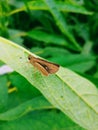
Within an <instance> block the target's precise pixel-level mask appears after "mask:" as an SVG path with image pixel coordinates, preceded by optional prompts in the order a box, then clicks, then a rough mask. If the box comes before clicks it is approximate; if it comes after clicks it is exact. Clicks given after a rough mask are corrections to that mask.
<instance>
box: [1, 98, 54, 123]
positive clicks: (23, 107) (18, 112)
mask: <svg viewBox="0 0 98 130" xmlns="http://www.w3.org/2000/svg"><path fill="white" fill-rule="evenodd" d="M49 108H50V109H51V108H53V106H52V105H51V104H50V103H49V102H48V101H47V100H46V99H45V98H44V97H42V96H39V97H36V98H33V99H31V100H28V101H26V102H25V103H21V104H20V105H18V106H17V107H14V108H12V109H9V110H7V111H6V112H3V113H1V114H0V120H1V121H9V120H14V119H17V118H19V117H21V116H23V115H25V114H26V113H28V112H30V111H34V110H44V109H49Z"/></svg>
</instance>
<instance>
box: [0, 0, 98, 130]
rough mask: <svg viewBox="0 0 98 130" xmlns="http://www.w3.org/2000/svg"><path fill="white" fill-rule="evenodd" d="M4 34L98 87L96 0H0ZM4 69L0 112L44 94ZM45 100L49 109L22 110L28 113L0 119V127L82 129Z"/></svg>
mask: <svg viewBox="0 0 98 130" xmlns="http://www.w3.org/2000/svg"><path fill="white" fill-rule="evenodd" d="M0 36H2V37H4V38H7V39H9V40H11V41H14V42H15V43H16V44H19V45H21V46H23V47H25V48H26V49H28V50H30V51H31V52H33V53H35V54H36V55H39V56H41V57H43V58H45V59H47V60H49V61H52V62H55V63H57V64H59V65H61V66H63V67H67V68H69V69H71V70H73V71H75V72H77V73H79V74H80V75H82V76H84V77H86V78H88V79H89V80H91V81H92V82H93V83H94V84H95V85H96V86H98V85H97V84H98V65H97V61H98V56H97V54H98V1H97V0H90V1H88V0H0ZM3 65H4V63H3V62H2V61H0V66H1V67H2V66H3ZM1 67H0V68H1ZM0 71H1V72H0V91H1V92H0V113H3V112H5V111H8V110H10V109H13V108H16V109H17V106H19V105H21V104H22V103H25V102H27V101H31V99H33V98H34V100H35V102H37V101H38V99H39V100H40V99H41V97H42V95H41V93H40V92H39V91H38V90H36V89H35V88H34V87H32V86H31V85H30V84H29V83H28V81H26V79H24V78H23V77H22V76H20V75H19V74H18V73H16V72H12V73H7V71H6V72H5V74H3V72H2V69H0ZM28 86H29V87H28ZM27 87H28V88H27ZM4 97H5V98H4ZM35 98H37V99H35ZM38 104H40V102H38ZM44 105H45V106H47V109H48V110H46V109H45V108H44V106H43V107H42V108H40V107H39V110H37V109H38V108H36V107H35V111H34V110H33V109H31V110H27V109H26V110H27V111H26V112H25V111H24V110H23V113H27V114H26V116H23V117H21V118H17V120H13V121H10V120H11V119H8V120H6V121H3V120H5V119H3V120H2V119H1V121H0V130H5V129H7V130H19V129H20V130H32V129H33V130H40V129H41V128H43V130H48V129H49V130H50V129H51V130H82V128H81V127H80V126H78V125H77V124H75V123H74V122H72V121H71V120H70V119H69V118H68V117H65V115H64V114H62V113H61V112H60V111H58V110H56V109H54V108H52V107H51V110H50V108H48V107H49V106H51V105H50V104H48V105H49V106H48V105H46V104H44ZM35 106H37V103H35ZM38 106H39V105H38ZM16 111H17V110H16ZM30 111H31V112H30ZM28 112H29V113H28ZM5 116H6V115H5ZM83 130H84V129H83Z"/></svg>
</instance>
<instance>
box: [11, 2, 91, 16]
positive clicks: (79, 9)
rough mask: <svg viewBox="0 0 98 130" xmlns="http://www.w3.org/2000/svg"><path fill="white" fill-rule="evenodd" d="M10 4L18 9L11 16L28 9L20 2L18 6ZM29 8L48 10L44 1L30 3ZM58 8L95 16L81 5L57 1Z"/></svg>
mask: <svg viewBox="0 0 98 130" xmlns="http://www.w3.org/2000/svg"><path fill="white" fill-rule="evenodd" d="M9 2H10V1H9ZM12 2H13V1H12ZM16 2H17V1H16ZM10 4H11V5H12V4H13V5H14V6H16V7H17V8H18V9H16V10H14V11H11V12H10V13H9V14H10V15H11V14H14V13H17V12H20V11H24V10H26V7H25V6H23V3H22V2H20V1H19V2H17V3H16V4H15V2H14V3H10ZM28 6H29V8H30V10H48V8H47V6H46V5H45V3H44V2H43V1H42V0H37V1H30V2H28ZM56 6H57V7H58V9H59V10H60V11H64V12H74V13H80V14H85V15H91V14H93V12H91V11H88V10H87V9H86V8H84V7H83V6H81V5H79V4H72V3H68V2H65V1H64V2H63V1H56Z"/></svg>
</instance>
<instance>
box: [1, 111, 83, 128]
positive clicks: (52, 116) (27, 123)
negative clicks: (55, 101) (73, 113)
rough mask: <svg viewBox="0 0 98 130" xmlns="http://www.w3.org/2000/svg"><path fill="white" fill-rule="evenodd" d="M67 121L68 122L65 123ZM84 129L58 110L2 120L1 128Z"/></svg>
mask: <svg viewBox="0 0 98 130" xmlns="http://www.w3.org/2000/svg"><path fill="white" fill-rule="evenodd" d="M65 121H66V123H65ZM41 129H43V130H61V129H63V130H84V129H83V128H81V127H79V126H78V125H77V124H75V123H73V122H72V121H71V120H70V119H69V118H68V117H67V116H65V115H64V114H63V113H61V112H59V111H57V110H44V111H43V110H38V111H34V112H30V113H29V114H28V115H26V116H24V117H23V118H19V119H17V120H13V121H6V122H0V130H41Z"/></svg>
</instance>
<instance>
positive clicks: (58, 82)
mask: <svg viewBox="0 0 98 130" xmlns="http://www.w3.org/2000/svg"><path fill="white" fill-rule="evenodd" d="M29 54H30V52H29V51H27V50H26V49H24V48H22V47H20V46H18V45H16V44H14V43H12V42H10V41H8V40H6V39H4V38H2V37H1V38H0V59H1V60H2V61H3V62H5V63H6V64H8V65H9V66H10V67H12V68H13V69H14V70H15V71H17V72H18V73H20V74H21V75H23V76H24V77H25V78H26V79H27V80H28V81H29V82H30V83H31V84H32V85H34V86H35V87H36V88H37V89H38V90H39V91H40V92H41V93H42V94H43V95H44V96H45V97H46V98H47V99H48V101H49V102H50V103H51V104H52V105H53V106H54V107H56V108H58V109H60V110H61V111H62V112H64V113H65V114H66V115H67V116H68V117H70V118H71V119H72V120H73V121H75V122H76V123H78V124H79V125H80V126H82V127H83V128H85V129H88V130H97V129H98V90H97V88H96V87H95V86H94V84H92V83H91V82H90V81H88V80H87V79H85V78H83V77H81V76H79V75H78V74H76V73H74V72H72V71H71V70H69V69H67V68H63V67H60V69H59V71H58V72H57V73H56V74H53V75H49V76H44V75H42V74H41V73H40V72H39V71H38V70H36V71H35V68H34V67H33V66H32V65H31V64H29V63H27V61H28V58H27V57H28V55H29ZM32 55H33V54H32ZM65 122H66V121H65Z"/></svg>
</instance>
